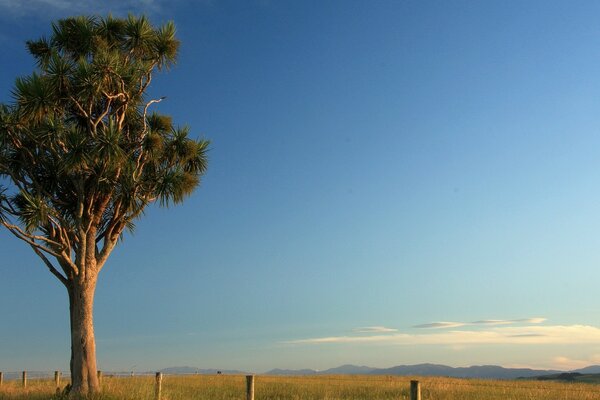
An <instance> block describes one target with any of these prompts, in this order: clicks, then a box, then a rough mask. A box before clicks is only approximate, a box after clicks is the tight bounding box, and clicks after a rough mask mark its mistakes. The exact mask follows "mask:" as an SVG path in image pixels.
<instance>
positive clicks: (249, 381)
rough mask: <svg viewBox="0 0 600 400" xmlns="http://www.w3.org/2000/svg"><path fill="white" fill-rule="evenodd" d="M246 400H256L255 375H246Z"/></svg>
mask: <svg viewBox="0 0 600 400" xmlns="http://www.w3.org/2000/svg"><path fill="white" fill-rule="evenodd" d="M246 400H254V375H246Z"/></svg>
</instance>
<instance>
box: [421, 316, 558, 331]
mask: <svg viewBox="0 0 600 400" xmlns="http://www.w3.org/2000/svg"><path fill="white" fill-rule="evenodd" d="M544 321H546V318H539V317H536V318H523V319H482V320H479V321H472V322H456V321H440V322H430V323H427V324H420V325H415V326H413V328H420V329H444V328H457V327H461V326H467V325H511V324H541V323H542V322H544Z"/></svg>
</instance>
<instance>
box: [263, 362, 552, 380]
mask: <svg viewBox="0 0 600 400" xmlns="http://www.w3.org/2000/svg"><path fill="white" fill-rule="evenodd" d="M560 372H562V371H555V370H534V369H529V368H504V367H499V366H497V365H474V366H471V367H459V368H454V367H449V366H447V365H438V364H417V365H398V366H395V367H391V368H372V367H366V366H356V365H342V366H340V367H336V368H331V369H327V370H324V371H315V370H312V369H301V370H289V369H285V370H283V369H273V370H271V371H268V372H265V375H400V376H406V375H419V376H448V377H453V378H480V379H516V378H531V377H536V376H541V375H551V374H558V373H560Z"/></svg>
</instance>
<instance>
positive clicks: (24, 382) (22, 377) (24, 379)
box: [21, 371, 27, 388]
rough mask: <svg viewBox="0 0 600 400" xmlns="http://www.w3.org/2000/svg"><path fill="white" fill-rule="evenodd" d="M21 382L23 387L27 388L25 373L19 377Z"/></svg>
mask: <svg viewBox="0 0 600 400" xmlns="http://www.w3.org/2000/svg"><path fill="white" fill-rule="evenodd" d="M21 382H22V383H23V387H24V388H25V387H27V371H23V375H22V376H21Z"/></svg>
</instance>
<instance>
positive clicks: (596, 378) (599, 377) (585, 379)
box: [535, 372, 600, 383]
mask: <svg viewBox="0 0 600 400" xmlns="http://www.w3.org/2000/svg"><path fill="white" fill-rule="evenodd" d="M535 379H536V380H539V381H561V382H578V383H600V374H582V373H580V372H561V373H560V374H553V375H542V376H537V377H536V378H535Z"/></svg>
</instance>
